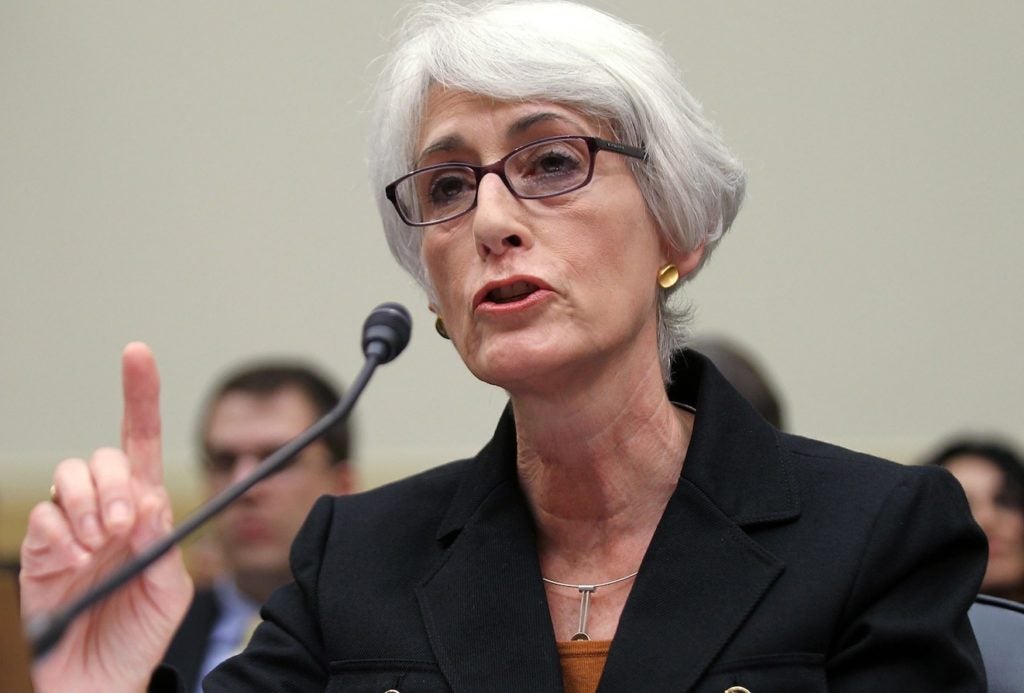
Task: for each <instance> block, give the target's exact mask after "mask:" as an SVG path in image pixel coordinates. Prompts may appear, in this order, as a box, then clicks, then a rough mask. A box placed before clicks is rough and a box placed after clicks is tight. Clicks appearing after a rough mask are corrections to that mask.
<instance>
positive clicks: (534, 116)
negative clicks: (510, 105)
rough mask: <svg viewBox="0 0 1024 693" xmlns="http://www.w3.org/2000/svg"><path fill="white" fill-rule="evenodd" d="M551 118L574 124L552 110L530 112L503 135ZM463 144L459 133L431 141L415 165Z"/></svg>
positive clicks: (523, 129) (527, 128)
mask: <svg viewBox="0 0 1024 693" xmlns="http://www.w3.org/2000/svg"><path fill="white" fill-rule="evenodd" d="M551 120H557V121H561V122H564V123H568V124H570V125H575V124H576V123H574V122H573V121H572V120H570V119H569V118H566V117H565V116H564V115H562V114H560V113H554V112H552V111H540V112H539V113H531V114H529V115H526V116H523V117H522V118H519V119H518V120H516V121H515V122H513V123H512V124H511V125H509V126H508V129H507V130H506V131H505V135H506V136H507V137H515V136H518V135H522V134H523V133H525V132H527V131H528V130H529V129H530V128H532V127H533V126H534V125H537V124H538V123H545V122H548V121H551ZM465 146H466V140H465V139H463V137H462V136H461V135H446V136H444V137H442V138H441V139H439V140H437V141H436V142H432V143H431V144H429V145H428V146H427V147H426V148H424V149H423V151H422V152H420V155H419V156H418V157H417V158H416V164H415V165H416V166H419V165H420V162H422V161H423V159H425V158H426V157H428V156H430V155H431V154H436V153H437V152H450V151H453V150H455V149H460V148H463V147H465Z"/></svg>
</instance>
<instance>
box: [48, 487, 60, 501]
mask: <svg viewBox="0 0 1024 693" xmlns="http://www.w3.org/2000/svg"><path fill="white" fill-rule="evenodd" d="M57 500H58V499H57V486H56V485H55V484H50V502H51V503H57Z"/></svg>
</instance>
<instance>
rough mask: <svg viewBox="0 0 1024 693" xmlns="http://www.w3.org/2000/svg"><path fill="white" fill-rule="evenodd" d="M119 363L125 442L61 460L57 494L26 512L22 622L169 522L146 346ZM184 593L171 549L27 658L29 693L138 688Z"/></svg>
mask: <svg viewBox="0 0 1024 693" xmlns="http://www.w3.org/2000/svg"><path fill="white" fill-rule="evenodd" d="M122 369H123V370H122V376H123V383H124V420H123V422H122V428H121V447H122V449H120V450H117V449H113V448H103V449H100V450H97V451H96V452H94V453H93V455H92V457H91V458H90V459H89V460H88V461H86V460H82V459H68V460H64V461H63V462H61V463H60V464H59V465H58V466H57V470H56V471H55V472H54V477H53V478H54V481H53V484H54V488H55V490H56V494H55V499H54V500H53V501H47V502H44V503H40V504H39V505H37V506H36V507H35V508H33V509H32V513H31V515H30V516H29V525H28V531H27V532H26V534H25V539H24V541H23V542H22V546H21V605H22V606H21V610H22V618H23V619H24V621H25V622H28V619H30V618H32V617H34V616H37V615H40V614H45V613H49V612H51V611H53V610H54V609H57V608H59V607H61V606H63V605H64V604H66V603H67V602H68V601H70V600H71V599H73V598H75V597H76V596H78V595H79V594H81V593H82V592H84V591H85V590H86V589H88V588H89V587H91V586H93V585H95V584H96V583H98V582H99V581H100V580H101V579H103V578H104V577H105V576H106V575H107V574H108V573H110V572H111V571H112V570H114V569H115V568H116V567H117V566H120V565H121V564H123V563H125V562H126V561H128V560H129V559H130V558H131V557H132V556H134V555H135V554H137V553H139V551H140V550H141V549H142V548H144V547H145V546H146V545H147V544H149V543H150V542H152V541H153V540H155V539H157V538H158V537H160V536H163V535H165V534H167V533H168V531H169V530H170V528H171V507H170V501H169V499H168V496H167V491H166V489H165V488H164V486H163V459H162V455H161V441H160V404H159V396H160V379H159V375H158V374H157V369H156V361H155V360H154V359H153V354H152V352H150V350H149V348H148V347H147V346H146V345H144V344H140V343H132V344H129V345H128V346H127V347H125V350H124V356H123V362H122ZM191 599H192V581H191V580H190V579H189V577H188V574H187V573H186V571H185V566H184V563H183V562H182V559H181V553H180V551H179V550H178V549H173V550H172V551H171V552H169V553H168V554H167V555H166V556H164V557H163V558H161V559H160V560H159V561H157V562H156V563H154V564H153V565H152V566H151V567H150V568H149V569H147V570H146V571H145V572H144V573H143V574H142V576H141V577H139V578H137V579H135V580H134V581H132V582H130V583H128V584H126V585H125V586H124V587H122V588H121V589H120V590H119V591H117V592H115V593H114V594H113V595H111V596H110V597H108V598H107V599H106V600H105V601H103V602H101V603H100V604H98V605H97V606H95V607H94V608H93V609H91V610H90V611H88V612H86V613H84V614H82V615H81V616H80V617H79V618H78V620H76V621H75V622H74V623H73V624H72V625H71V626H69V627H68V629H67V631H66V632H65V633H64V637H63V639H62V640H61V642H60V643H58V644H57V645H56V646H55V647H54V649H53V650H52V651H51V652H50V653H49V654H48V655H47V656H46V657H44V658H43V659H41V660H40V661H38V662H36V663H35V664H34V665H33V671H32V679H33V683H34V684H35V687H36V691H38V692H39V693H46V692H48V691H61V693H63V692H65V691H71V690H75V691H133V690H137V691H141V690H145V689H146V685H147V684H148V682H149V678H150V674H151V673H152V671H153V669H154V668H155V667H156V666H157V664H159V662H160V659H161V657H162V656H163V654H164V651H165V650H166V649H167V644H168V643H169V642H170V639H171V637H172V636H173V635H174V631H175V630H176V628H177V627H178V623H179V622H180V621H181V618H182V617H183V615H184V613H185V610H186V609H187V608H188V605H189V602H190V601H191Z"/></svg>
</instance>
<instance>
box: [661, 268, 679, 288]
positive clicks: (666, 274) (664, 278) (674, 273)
mask: <svg viewBox="0 0 1024 693" xmlns="http://www.w3.org/2000/svg"><path fill="white" fill-rule="evenodd" d="M677 281H679V268H678V267H676V266H675V265H673V264H672V263H671V262H670V263H668V264H667V265H665V266H664V267H662V268H661V269H660V270H658V284H659V285H660V286H661V288H662V289H671V288H672V287H673V286H675V285H676V282H677Z"/></svg>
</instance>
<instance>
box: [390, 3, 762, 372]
mask: <svg viewBox="0 0 1024 693" xmlns="http://www.w3.org/2000/svg"><path fill="white" fill-rule="evenodd" d="M435 84H436V85H440V86H442V87H444V88H447V89H454V90H460V91H467V92H471V93H475V94H481V95H484V96H488V97H491V98H494V99H497V100H502V101H549V102H554V103H559V104H562V105H566V106H569V107H571V108H574V109H576V110H578V111H580V112H582V113H584V114H586V115H588V116H591V117H594V118H597V119H600V120H602V121H605V122H607V123H609V124H610V127H611V129H612V131H613V133H614V135H615V137H616V138H618V139H619V140H620V141H622V142H624V143H627V144H631V145H634V146H638V147H643V148H644V149H645V151H646V152H647V160H646V161H644V162H639V161H637V162H634V163H633V164H632V168H633V173H634V176H635V177H636V181H637V184H638V186H639V188H640V190H641V192H642V194H643V196H644V199H645V201H646V203H647V206H648V208H649V209H650V211H651V214H652V216H653V217H654V220H655V221H656V222H657V225H658V227H659V230H660V232H661V235H662V237H663V240H664V241H665V242H666V243H667V244H668V245H669V246H670V247H673V248H675V249H677V250H680V251H691V250H695V249H697V248H699V247H700V246H701V245H703V246H704V248H705V251H704V258H703V261H706V260H707V258H708V256H709V255H710V254H711V251H712V250H713V249H714V247H715V246H716V245H717V243H718V241H719V239H720V238H721V237H722V234H724V233H725V231H726V230H727V229H728V228H729V226H730V225H731V224H732V221H733V219H734V218H735V216H736V213H737V212H738V211H739V207H740V203H741V201H742V199H743V192H744V186H745V174H744V172H743V170H742V168H741V166H740V164H739V162H738V161H737V160H736V159H735V158H734V157H733V156H732V154H730V153H729V151H728V150H727V149H726V147H725V145H724V144H723V142H722V139H721V137H720V135H719V133H718V132H717V130H716V129H715V127H714V126H713V125H712V124H711V123H710V122H709V121H708V120H707V119H706V118H705V117H704V115H703V112H702V109H701V106H700V104H699V103H698V102H697V101H696V100H695V99H694V98H693V97H692V96H691V95H690V94H689V92H687V91H686V89H685V87H684V86H683V84H682V81H681V80H680V78H679V76H678V74H677V71H676V69H675V66H674V65H673V63H672V61H671V59H670V58H669V56H668V55H667V54H666V53H665V51H664V50H663V49H662V48H661V46H659V45H658V44H657V43H656V42H655V41H654V40H653V39H651V38H650V37H648V36H647V35H646V34H644V33H643V32H641V31H640V30H638V29H636V28H634V27H632V26H629V25H628V24H626V23H624V22H622V21H620V20H618V19H616V18H614V17H612V16H610V15H608V14H605V13H603V12H601V11H599V10H596V9H593V8H590V7H586V6H584V5H579V4H576V3H573V2H566V1H563V0H527V1H524V2H516V1H509V0H489V1H486V2H478V3H473V4H458V3H454V2H426V3H422V4H417V5H416V6H414V7H413V8H412V9H411V10H410V13H409V14H408V16H407V17H406V21H405V22H404V24H403V26H402V28H401V29H400V31H399V33H398V35H397V42H396V49H395V50H394V52H393V53H392V54H391V55H390V56H389V58H388V61H387V63H386V64H385V66H384V70H383V71H382V74H381V77H380V80H379V84H378V88H377V94H376V100H375V104H374V109H373V112H372V121H371V122H372V133H371V138H370V143H371V150H370V173H371V182H372V184H373V186H374V190H375V193H376V195H377V204H378V207H379V210H380V214H381V218H382V220H383V222H384V232H385V234H386V236H387V240H388V245H389V246H390V248H391V252H392V253H393V254H394V256H395V258H396V259H397V260H398V262H399V264H401V265H402V267H404V268H405V269H406V270H407V271H408V272H409V273H410V274H411V275H412V276H413V277H415V279H416V280H417V281H418V282H419V283H420V284H421V285H422V286H423V287H424V289H425V290H426V291H427V293H428V295H430V296H431V297H432V296H433V287H432V286H431V284H430V279H429V277H428V276H427V273H426V269H425V267H424V264H423V261H422V257H421V253H420V251H421V245H422V235H421V234H422V232H421V231H420V230H419V229H416V228H411V227H409V226H407V225H405V224H404V223H403V222H402V221H401V219H400V218H399V217H398V214H397V213H396V212H395V210H394V208H393V207H392V206H391V203H390V202H389V201H388V200H387V199H386V198H385V196H384V186H385V185H387V184H388V183H390V182H391V181H392V180H394V179H396V178H398V177H399V176H401V175H403V174H405V173H407V172H408V171H410V170H411V169H412V167H413V162H414V159H415V147H416V140H417V137H418V135H419V128H420V124H421V123H420V121H421V118H422V111H423V105H424V102H425V101H426V97H427V92H428V90H429V89H430V87H431V86H432V85H435ZM703 261H702V262H703ZM694 274H696V270H695V271H694V272H692V273H691V274H690V277H692V276H693V275H694ZM651 281H654V277H652V278H651ZM678 289H679V285H676V287H675V288H673V289H671V290H668V291H662V292H661V298H660V301H659V310H658V348H659V354H660V357H661V362H662V370H663V372H665V373H666V374H667V373H668V368H667V367H668V363H669V359H670V356H671V353H672V352H673V351H675V350H676V349H679V348H681V347H682V346H683V344H684V343H685V340H686V336H687V326H688V323H689V313H690V311H689V309H688V307H687V306H686V304H685V302H684V301H683V300H682V297H681V294H680V292H679V290H678Z"/></svg>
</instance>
